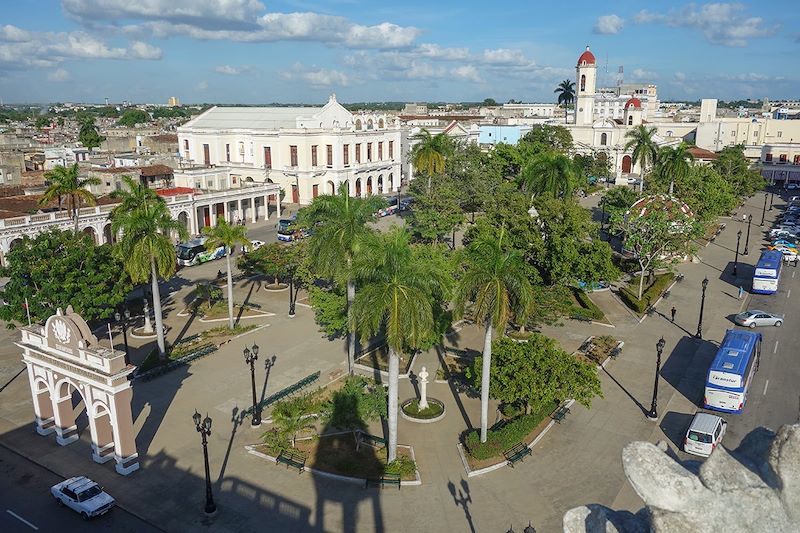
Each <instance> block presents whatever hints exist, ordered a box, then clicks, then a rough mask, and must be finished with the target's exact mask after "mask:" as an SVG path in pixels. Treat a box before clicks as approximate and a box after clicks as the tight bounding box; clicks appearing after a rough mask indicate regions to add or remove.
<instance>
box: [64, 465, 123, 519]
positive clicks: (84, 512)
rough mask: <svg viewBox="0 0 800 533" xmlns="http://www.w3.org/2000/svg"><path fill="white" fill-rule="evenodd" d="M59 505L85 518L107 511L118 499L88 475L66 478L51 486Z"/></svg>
mask: <svg viewBox="0 0 800 533" xmlns="http://www.w3.org/2000/svg"><path fill="white" fill-rule="evenodd" d="M50 493H51V494H52V495H53V497H54V498H55V499H56V503H57V504H58V505H66V506H67V507H69V508H70V509H72V510H73V511H75V512H76V513H79V514H80V515H81V518H83V519H84V520H89V519H90V518H93V517H95V516H100V515H101V514H105V513H107V512H108V511H109V510H110V509H111V508H112V507H114V505H115V504H116V501H115V500H114V498H112V497H111V496H109V495H108V494H107V493H106V492H104V491H103V487H101V486H100V485H98V484H97V483H95V482H94V481H92V480H91V479H89V478H88V477H86V476H77V477H71V478H69V479H65V480H64V481H62V482H61V483H57V484H55V485H53V486H52V487H50Z"/></svg>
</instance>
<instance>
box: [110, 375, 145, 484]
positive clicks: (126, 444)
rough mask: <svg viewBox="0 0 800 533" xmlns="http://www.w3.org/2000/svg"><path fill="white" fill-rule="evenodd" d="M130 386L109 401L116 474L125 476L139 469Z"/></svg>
mask: <svg viewBox="0 0 800 533" xmlns="http://www.w3.org/2000/svg"><path fill="white" fill-rule="evenodd" d="M129 383H130V382H129ZM132 399H133V389H132V388H130V386H129V387H128V388H127V389H125V390H123V391H120V392H118V393H116V394H115V395H114V397H113V398H112V399H111V405H110V407H111V416H112V419H111V420H112V425H111V426H112V428H113V429H114V458H115V460H116V461H117V464H116V465H115V468H116V470H117V473H119V474H122V475H124V476H127V475H128V474H130V473H131V472H133V471H135V470H138V469H139V454H138V453H137V452H136V433H135V431H134V429H133V414H132V413H131V400H132Z"/></svg>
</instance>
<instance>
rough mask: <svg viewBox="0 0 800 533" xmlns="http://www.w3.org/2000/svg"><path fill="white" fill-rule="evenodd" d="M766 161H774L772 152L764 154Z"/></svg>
mask: <svg viewBox="0 0 800 533" xmlns="http://www.w3.org/2000/svg"><path fill="white" fill-rule="evenodd" d="M764 161H766V162H767V163H769V162H771V161H772V154H767V155H765V156H764Z"/></svg>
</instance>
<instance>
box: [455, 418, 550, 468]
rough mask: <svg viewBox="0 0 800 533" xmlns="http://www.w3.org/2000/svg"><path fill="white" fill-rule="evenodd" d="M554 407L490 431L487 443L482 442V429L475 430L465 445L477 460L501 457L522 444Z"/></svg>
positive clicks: (516, 419)
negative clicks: (516, 445)
mask: <svg viewBox="0 0 800 533" xmlns="http://www.w3.org/2000/svg"><path fill="white" fill-rule="evenodd" d="M554 407H555V406H547V407H539V408H538V409H536V410H534V411H531V413H530V414H527V415H522V416H520V417H518V418H515V419H514V420H512V421H511V422H509V423H508V424H506V425H505V426H503V427H502V428H501V429H499V430H496V431H489V433H488V435H487V438H486V442H481V433H480V429H474V430H472V431H471V432H469V433H468V434H467V436H466V438H465V439H464V445H465V446H466V448H467V451H468V452H469V454H470V455H471V456H472V457H474V458H475V459H479V460H482V459H490V458H492V457H498V456H501V455H503V452H504V451H506V450H507V449H509V448H511V447H512V446H514V445H515V444H517V443H518V442H522V441H523V439H524V438H525V437H526V436H527V435H528V434H529V433H530V432H531V431H533V430H534V429H535V428H536V426H538V425H539V424H540V423H541V422H542V420H544V419H545V418H546V417H547V416H548V415H549V414H550V413H551V412H552V411H553V410H554Z"/></svg>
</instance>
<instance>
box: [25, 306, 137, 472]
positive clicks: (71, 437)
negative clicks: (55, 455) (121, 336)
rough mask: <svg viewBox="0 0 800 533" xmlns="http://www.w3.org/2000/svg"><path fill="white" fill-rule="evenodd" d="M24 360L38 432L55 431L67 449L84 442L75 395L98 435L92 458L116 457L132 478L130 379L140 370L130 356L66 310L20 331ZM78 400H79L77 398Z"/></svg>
mask: <svg viewBox="0 0 800 533" xmlns="http://www.w3.org/2000/svg"><path fill="white" fill-rule="evenodd" d="M20 330H21V332H22V338H21V340H20V341H19V342H17V343H16V344H17V346H19V347H20V348H22V350H23V355H22V361H23V362H24V363H25V365H26V366H27V367H28V379H29V380H30V386H31V394H32V395H33V410H34V412H35V414H36V431H37V432H38V433H39V434H40V435H49V434H50V433H53V432H55V434H56V441H57V442H58V443H59V444H60V445H62V446H66V445H67V444H70V443H72V442H75V441H76V440H78V431H77V426H76V424H75V417H76V412H75V405H74V403H73V396H74V393H76V392H77V393H78V394H79V395H80V398H81V399H83V403H84V405H85V406H86V415H87V416H88V418H89V429H90V431H91V436H92V458H93V459H94V460H95V461H96V462H98V463H105V462H107V461H110V460H111V459H114V460H115V461H116V463H117V464H116V470H117V472H118V473H120V474H122V475H128V474H130V473H131V472H133V471H134V470H136V469H138V468H139V455H138V454H137V453H136V440H135V435H134V432H133V416H132V414H131V399H132V397H133V389H132V388H131V382H130V380H129V379H128V376H129V374H130V373H131V372H133V370H134V369H135V367H134V366H132V365H129V364H127V363H126V362H125V354H124V352H120V351H117V350H114V349H113V347H112V348H108V347H105V346H101V345H100V343H99V342H98V341H97V337H95V336H94V335H93V334H92V332H91V330H90V329H89V325H88V324H87V323H86V321H85V320H84V319H83V318H82V317H81V316H80V315H78V314H76V313H75V312H73V310H72V306H69V307H67V311H66V313H62V311H61V309H58V310H57V311H56V314H55V315H53V316H51V317H50V318H48V319H47V322H46V323H45V325H44V327H42V326H41V325H38V324H34V325H32V326H25V327H22V328H20ZM76 399H77V397H76Z"/></svg>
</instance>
